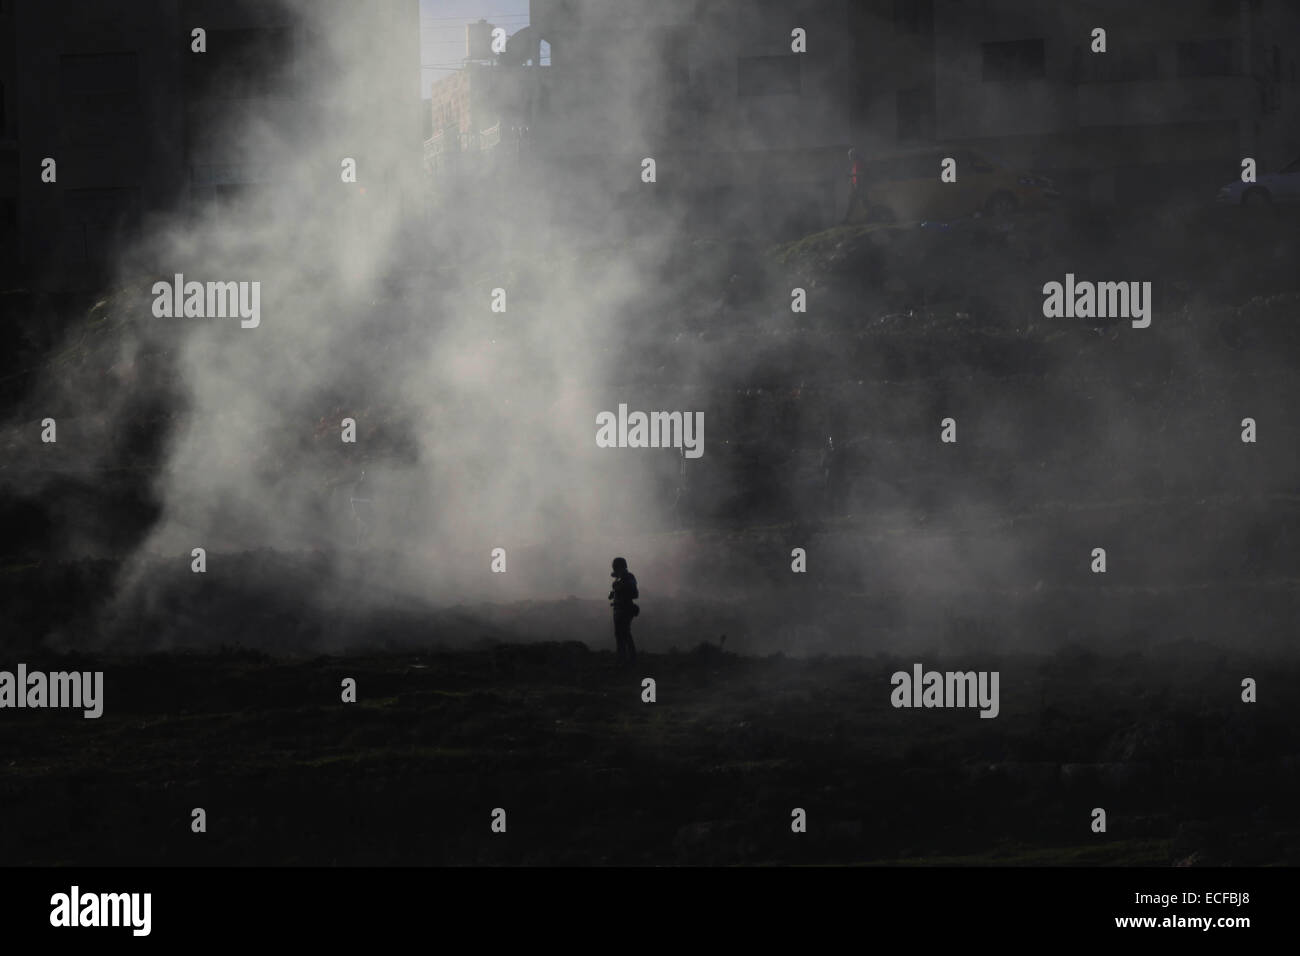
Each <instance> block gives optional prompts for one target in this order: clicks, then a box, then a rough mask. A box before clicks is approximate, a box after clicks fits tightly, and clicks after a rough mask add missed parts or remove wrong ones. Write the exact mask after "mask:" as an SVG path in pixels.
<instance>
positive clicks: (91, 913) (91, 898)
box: [50, 885, 153, 936]
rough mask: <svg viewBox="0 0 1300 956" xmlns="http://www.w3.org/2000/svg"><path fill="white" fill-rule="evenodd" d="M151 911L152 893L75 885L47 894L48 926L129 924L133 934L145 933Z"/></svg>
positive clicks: (149, 923)
mask: <svg viewBox="0 0 1300 956" xmlns="http://www.w3.org/2000/svg"><path fill="white" fill-rule="evenodd" d="M152 911H153V894H152V893H82V892H81V887H79V886H76V885H74V886H73V887H72V889H71V890H70V891H69V892H67V893H55V894H54V895H53V896H51V897H50V925H51V926H59V927H63V926H73V927H75V926H129V927H131V933H132V935H133V936H148V935H149V931H150V929H151V928H152V923H153V919H152Z"/></svg>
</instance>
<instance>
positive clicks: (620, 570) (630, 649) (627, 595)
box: [609, 558, 641, 664]
mask: <svg viewBox="0 0 1300 956" xmlns="http://www.w3.org/2000/svg"><path fill="white" fill-rule="evenodd" d="M613 567H614V570H613V571H611V572H609V576H610V577H611V578H613V579H614V586H613V589H612V590H611V591H610V592H609V606H610V607H612V608H613V609H614V641H615V643H616V644H617V645H618V662H619V663H620V664H623V663H627V664H635V663H636V645H634V644H633V643H632V618H634V617H636V616H637V615H638V614H640V613H641V609H640V608H638V607H637V606H636V605H635V604H633V603H632V602H633V601H635V600H636V599H637V597H638V596H639V595H638V594H637V590H636V576H635V575H633V574H632V572H631V571H629V570H628V569H627V561H626V560H624V559H623V558H615V559H614V564H613Z"/></svg>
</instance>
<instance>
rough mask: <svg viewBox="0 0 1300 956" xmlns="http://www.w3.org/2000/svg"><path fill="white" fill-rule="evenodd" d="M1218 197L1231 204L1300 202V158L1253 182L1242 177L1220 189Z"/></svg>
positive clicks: (1250, 204)
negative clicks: (1246, 181)
mask: <svg viewBox="0 0 1300 956" xmlns="http://www.w3.org/2000/svg"><path fill="white" fill-rule="evenodd" d="M1216 199H1217V200H1218V201H1219V202H1220V203H1224V204H1226V205H1230V206H1273V205H1286V204H1289V203H1300V159H1297V160H1295V162H1293V163H1291V164H1290V165H1289V166H1284V167H1282V171H1281V172H1277V173H1265V174H1264V175H1263V176H1259V177H1257V178H1256V181H1255V182H1253V183H1243V182H1242V181H1241V180H1240V179H1238V180H1237V181H1236V182H1231V183H1228V185H1226V186H1224V187H1222V188H1221V189H1220V190H1219V195H1218V196H1217V197H1216Z"/></svg>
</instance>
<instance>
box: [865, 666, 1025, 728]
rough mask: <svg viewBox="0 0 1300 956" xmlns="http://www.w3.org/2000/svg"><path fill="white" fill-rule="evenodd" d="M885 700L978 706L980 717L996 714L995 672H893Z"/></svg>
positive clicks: (905, 704) (919, 704)
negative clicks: (891, 688) (891, 686)
mask: <svg viewBox="0 0 1300 956" xmlns="http://www.w3.org/2000/svg"><path fill="white" fill-rule="evenodd" d="M889 682H890V683H891V684H892V685H893V686H894V689H893V691H891V692H890V695H889V702H890V703H891V704H893V705H894V706H895V707H979V708H980V717H996V716H997V715H998V711H999V709H1000V708H999V705H998V671H947V672H945V673H940V672H939V671H925V672H924V673H922V667H921V665H920V664H913V665H912V673H910V674H909V673H908V672H907V671H895V672H894V675H893V676H892V677H891V678H890V679H889Z"/></svg>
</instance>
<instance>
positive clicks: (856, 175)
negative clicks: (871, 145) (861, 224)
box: [840, 149, 866, 225]
mask: <svg viewBox="0 0 1300 956" xmlns="http://www.w3.org/2000/svg"><path fill="white" fill-rule="evenodd" d="M865 188H866V166H865V165H863V162H862V160H860V159H858V151H857V150H856V149H851V150H849V208H848V209H847V210H845V213H844V218H843V219H842V220H840V224H841V225H843V224H844V223H846V222H848V221H849V219H850V218H851V217H852V216H853V213H854V212H856V211H857V210H858V209H861V208H862V190H863V189H865Z"/></svg>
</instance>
